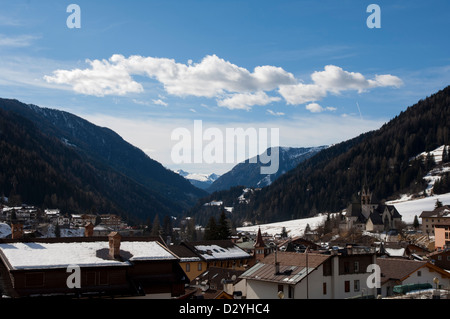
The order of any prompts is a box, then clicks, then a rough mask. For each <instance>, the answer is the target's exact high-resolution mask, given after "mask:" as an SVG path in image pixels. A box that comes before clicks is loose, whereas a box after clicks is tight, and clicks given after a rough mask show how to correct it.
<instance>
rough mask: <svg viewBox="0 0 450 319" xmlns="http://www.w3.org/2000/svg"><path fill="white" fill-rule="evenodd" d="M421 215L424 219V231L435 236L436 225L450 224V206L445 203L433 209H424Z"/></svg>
mask: <svg viewBox="0 0 450 319" xmlns="http://www.w3.org/2000/svg"><path fill="white" fill-rule="evenodd" d="M419 217H420V218H421V219H422V232H423V233H424V234H427V235H430V236H434V234H435V233H434V225H436V224H438V225H450V206H448V205H444V206H441V207H438V208H435V209H434V210H432V211H423V212H422V213H421V214H420V216H419Z"/></svg>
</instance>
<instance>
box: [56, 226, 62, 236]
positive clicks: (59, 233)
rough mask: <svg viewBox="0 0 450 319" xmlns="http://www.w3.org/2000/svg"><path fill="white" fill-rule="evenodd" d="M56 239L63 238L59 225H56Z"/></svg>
mask: <svg viewBox="0 0 450 319" xmlns="http://www.w3.org/2000/svg"><path fill="white" fill-rule="evenodd" d="M55 237H56V238H59V237H61V228H60V227H59V224H58V223H56V225H55Z"/></svg>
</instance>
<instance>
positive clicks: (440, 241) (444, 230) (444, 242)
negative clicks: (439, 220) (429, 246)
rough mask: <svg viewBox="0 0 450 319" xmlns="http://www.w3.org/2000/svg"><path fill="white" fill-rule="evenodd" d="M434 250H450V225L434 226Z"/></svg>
mask: <svg viewBox="0 0 450 319" xmlns="http://www.w3.org/2000/svg"><path fill="white" fill-rule="evenodd" d="M434 248H435V249H436V250H443V249H447V248H450V224H448V225H447V224H435V225H434Z"/></svg>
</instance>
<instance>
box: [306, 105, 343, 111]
mask: <svg viewBox="0 0 450 319" xmlns="http://www.w3.org/2000/svg"><path fill="white" fill-rule="evenodd" d="M306 109H307V110H308V111H310V112H312V113H320V112H323V111H336V108H335V107H330V106H327V107H322V106H321V105H320V104H318V103H309V104H308V105H306Z"/></svg>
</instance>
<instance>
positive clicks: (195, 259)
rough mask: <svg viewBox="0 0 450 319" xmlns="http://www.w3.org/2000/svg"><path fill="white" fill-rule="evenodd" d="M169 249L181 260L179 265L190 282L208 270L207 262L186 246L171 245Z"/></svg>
mask: <svg viewBox="0 0 450 319" xmlns="http://www.w3.org/2000/svg"><path fill="white" fill-rule="evenodd" d="M168 248H169V250H170V251H171V252H172V253H173V254H175V255H176V256H177V257H178V258H179V264H180V266H181V268H182V269H183V270H184V272H185V273H186V275H187V276H188V278H189V280H190V281H192V280H194V279H195V278H196V277H198V276H199V275H200V274H201V273H203V272H204V271H205V270H206V269H207V266H208V265H207V262H206V261H205V260H204V259H203V258H201V257H200V256H199V255H198V254H196V253H195V252H194V251H192V250H191V249H189V248H188V247H187V246H186V245H170V246H169V247H168Z"/></svg>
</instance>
